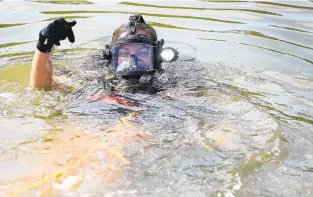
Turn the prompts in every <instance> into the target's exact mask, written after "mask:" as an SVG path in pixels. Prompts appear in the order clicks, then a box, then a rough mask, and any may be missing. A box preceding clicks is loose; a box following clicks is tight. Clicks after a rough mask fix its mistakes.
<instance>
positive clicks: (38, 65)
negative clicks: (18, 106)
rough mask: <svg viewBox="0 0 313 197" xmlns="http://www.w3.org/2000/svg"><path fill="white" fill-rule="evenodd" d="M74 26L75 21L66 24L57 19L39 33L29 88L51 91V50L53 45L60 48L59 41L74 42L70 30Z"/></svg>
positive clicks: (62, 20)
mask: <svg viewBox="0 0 313 197" xmlns="http://www.w3.org/2000/svg"><path fill="white" fill-rule="evenodd" d="M75 24H76V21H72V22H68V21H66V20H65V19H64V18H58V19H56V20H54V21H53V22H51V23H49V24H48V25H47V26H45V27H44V28H43V29H42V30H41V31H40V33H39V39H38V42H37V50H36V51H35V55H34V59H33V62H32V69H31V74H30V86H31V87H33V88H43V89H45V90H49V89H51V86H52V83H53V79H52V73H53V68H52V54H51V50H52V48H53V46H54V45H57V46H60V40H64V39H66V38H68V40H69V41H70V42H71V43H73V42H75V37H74V33H73V30H72V27H73V26H74V25H75Z"/></svg>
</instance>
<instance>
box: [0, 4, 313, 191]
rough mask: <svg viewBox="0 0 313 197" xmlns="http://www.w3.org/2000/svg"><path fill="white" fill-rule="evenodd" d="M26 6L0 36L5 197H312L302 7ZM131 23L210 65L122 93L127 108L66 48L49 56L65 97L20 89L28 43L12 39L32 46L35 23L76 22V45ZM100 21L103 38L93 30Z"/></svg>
mask: <svg viewBox="0 0 313 197" xmlns="http://www.w3.org/2000/svg"><path fill="white" fill-rule="evenodd" d="M37 2H38V4H37ZM10 3H11V2H9V1H4V2H1V4H2V5H10ZM43 3H46V4H43ZM49 3H50V4H49ZM21 4H22V5H23V4H25V5H27V6H30V7H32V8H33V10H34V13H30V14H31V15H30V19H28V20H27V21H24V19H23V18H22V17H19V18H17V19H16V20H15V19H14V20H15V22H16V21H17V22H16V23H14V22H7V21H1V24H2V25H0V27H2V30H3V32H5V34H6V35H4V36H3V38H5V39H4V40H1V43H0V49H1V54H0V58H2V59H1V63H2V64H1V68H0V130H1V133H2V135H1V140H2V142H3V143H2V146H1V151H0V153H1V157H0V165H1V167H2V168H1V169H2V173H1V182H0V187H1V188H2V189H1V192H0V195H1V196H4V195H6V194H9V193H10V194H14V192H17V193H15V194H24V195H32V194H34V192H38V194H41V195H43V196H47V195H51V196H60V195H61V196H77V195H82V194H83V195H86V196H88V195H89V196H96V195H103V196H105V195H107V196H125V195H127V196H147V195H150V196H160V195H164V194H168V195H169V196H259V195H261V194H264V192H268V194H269V195H271V196H278V195H282V194H283V195H284V196H288V195H293V194H295V195H296V194H297V195H302V196H310V194H311V193H312V189H311V187H310V185H309V183H311V182H312V181H313V175H312V173H311V171H312V169H313V165H312V162H311V160H312V151H313V149H312V147H313V146H312V140H313V139H312V134H311V130H312V123H313V118H312V117H313V113H312V106H313V104H312V99H313V98H312V83H311V82H312V78H311V77H310V76H312V73H313V72H312V69H311V64H312V63H313V62H312V57H311V56H310V54H311V50H312V47H313V46H312V44H311V43H310V42H307V41H308V40H310V39H311V37H310V35H311V34H312V32H313V31H312V28H311V23H310V16H311V10H312V6H310V4H309V3H308V2H296V3H295V2H292V3H289V2H288V3H278V2H265V1H253V2H251V1H249V2H248V1H210V2H209V3H208V2H201V1H197V2H188V4H187V3H183V2H180V4H179V5H177V2H158V3H154V4H152V3H151V4H150V3H139V2H138V3H134V2H120V3H113V2H104V1H31V2H30V1H23V2H22V3H21ZM62 4H81V5H79V6H78V5H77V6H75V7H70V6H69V5H62ZM84 5H86V6H88V8H87V7H84ZM42 6H45V7H44V8H45V9H43V7H42ZM110 6H111V7H110ZM114 6H115V7H114ZM8 7H10V6H8ZM102 8H103V9H102ZM110 8H112V9H110ZM113 8H114V9H113ZM286 8H288V9H286ZM168 11H171V12H173V13H171V14H167V13H168ZM186 11H187V12H188V13H187V12H186ZM213 11H215V13H217V12H219V14H214V12H213ZM230 11H232V12H230ZM135 12H136V13H137V12H139V13H142V14H143V15H144V17H146V18H147V21H148V22H149V24H150V25H152V26H154V27H155V28H156V29H157V31H158V32H160V35H161V37H164V38H165V40H170V41H172V42H169V44H173V43H175V41H177V42H185V43H187V44H192V45H194V46H195V47H196V48H197V50H196V51H197V52H198V53H199V54H200V55H203V56H207V58H208V61H207V62H201V61H198V60H197V59H193V60H192V61H183V59H180V60H179V61H178V62H176V63H169V64H164V69H165V72H164V73H163V74H161V75H160V76H158V81H157V83H158V85H160V86H161V87H162V91H159V92H157V93H155V94H145V93H143V92H128V91H123V90H121V91H120V92H119V93H118V96H119V99H120V100H123V99H124V101H125V102H122V101H117V100H112V98H111V97H107V94H108V92H106V91H105V90H103V86H102V83H99V81H98V79H99V76H102V74H103V72H105V68H104V67H103V60H101V54H102V52H101V50H97V49H94V48H92V47H90V48H88V47H87V46H85V45H78V48H75V47H73V48H72V47H71V46H70V47H69V46H66V45H65V46H64V48H60V49H58V50H55V53H54V58H55V59H54V67H55V75H56V76H57V77H58V80H60V81H63V82H64V83H65V84H66V85H68V86H69V87H70V89H69V90H68V91H61V90H58V91H51V92H42V91H39V90H29V89H28V88H27V86H28V76H29V69H30V64H31V58H32V55H33V50H34V48H33V47H34V46H33V44H32V43H35V41H32V40H35V39H37V37H36V36H37V34H36V35H35V36H34V37H32V36H25V38H23V39H22V40H21V39H17V38H16V37H15V36H14V33H17V31H21V32H24V33H25V34H27V32H28V33H31V34H33V33H32V32H33V31H34V29H35V28H38V31H39V29H40V27H41V25H42V24H43V23H41V22H45V21H51V20H53V19H55V18H56V17H59V16H65V17H66V18H67V19H76V20H77V21H78V24H79V25H80V26H79V25H78V26H77V31H76V32H77V35H79V36H80V37H79V36H78V37H77V38H80V39H83V40H84V39H85V37H88V39H89V38H92V39H98V40H99V37H101V36H103V35H111V34H112V31H113V30H112V29H113V26H114V28H115V26H118V25H119V24H118V23H119V19H122V17H124V18H126V19H127V18H128V15H129V14H131V13H135ZM242 12H243V13H245V14H246V15H245V16H244V17H238V13H242ZM212 13H213V14H212ZM20 14H25V13H23V12H21V13H20ZM32 14H33V15H32ZM50 15H52V16H53V18H46V17H47V16H50ZM120 15H122V16H121V18H119V17H120ZM212 15H214V17H212ZM226 15H227V16H229V15H230V17H228V19H226V20H224V18H225V16H226ZM104 16H105V17H106V18H105V19H106V21H105V26H106V28H107V29H105V30H103V29H101V27H100V26H99V25H97V24H104V22H103V21H104V20H103V19H104ZM231 16H234V17H231ZM236 16H237V18H236V20H232V19H230V18H235V17H236ZM256 18H257V20H256ZM80 19H82V20H80ZM229 19H230V20H229ZM25 20H26V19H25ZM12 21H13V20H12ZM29 21H34V22H32V23H29ZM35 31H37V30H35ZM103 31H104V32H103ZM9 34H10V35H11V34H12V36H8V35H9ZM23 35H24V34H23ZM194 38H196V39H194ZM17 40H18V41H17ZM78 40H79V39H78ZM105 42H107V41H103V40H102V41H101V43H98V45H97V46H100V47H97V48H101V47H103V46H104V45H103V43H105ZM189 42H190V43H189ZM282 44H284V45H282ZM62 46H63V43H62ZM91 46H93V45H92V44H91ZM82 47H86V48H82ZM283 47H284V48H283ZM252 48H257V49H258V50H257V52H256V51H254V50H251V49H252ZM216 51H220V52H221V53H218V54H217V53H216ZM249 57H251V58H249ZM287 57H288V58H287ZM200 58H201V57H200ZM251 59H252V60H251ZM215 60H216V61H215ZM297 60H301V61H297ZM217 62H218V63H217ZM281 64H283V66H281V67H279V65H281ZM252 67H254V68H252ZM246 68H249V69H246ZM299 74H301V75H299ZM128 101H129V102H128ZM125 103H126V105H125ZM129 103H131V104H129ZM133 103H134V104H133ZM128 104H129V105H128ZM132 104H133V105H132ZM128 115H129V116H128ZM21 164H22V165H23V166H24V168H21ZM8 171H10V172H12V173H10V174H8V173H7V172H8ZM295 176H297V177H300V178H299V179H294V177H295ZM38 180H39V181H38ZM259 180H261V181H259ZM303 183H307V184H305V185H304V186H303V187H302V186H301V187H298V186H299V185H303ZM273 185H276V186H277V187H273Z"/></svg>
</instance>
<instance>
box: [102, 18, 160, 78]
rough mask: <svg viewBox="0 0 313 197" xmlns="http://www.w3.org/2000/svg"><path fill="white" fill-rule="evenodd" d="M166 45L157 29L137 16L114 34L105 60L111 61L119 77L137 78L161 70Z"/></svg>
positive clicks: (106, 51)
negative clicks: (162, 55)
mask: <svg viewBox="0 0 313 197" xmlns="http://www.w3.org/2000/svg"><path fill="white" fill-rule="evenodd" d="M163 44H164V40H163V39H161V40H158V38H157V34H156V31H155V30H154V28H152V27H151V26H150V25H148V24H146V23H145V21H144V19H143V17H142V16H141V15H133V16H130V18H129V23H127V24H123V25H121V26H120V27H119V28H118V29H116V30H115V31H114V33H113V36H112V40H111V43H110V45H107V46H106V50H105V52H104V58H105V59H107V60H109V61H110V65H111V68H112V69H113V71H114V72H115V74H116V75H120V76H122V77H125V76H127V77H130V76H133V77H135V78H137V77H140V76H141V75H143V74H153V73H154V72H155V71H158V70H160V69H161V67H160V65H161V62H162V59H161V58H160V52H161V51H162V48H163Z"/></svg>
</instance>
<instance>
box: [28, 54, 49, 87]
mask: <svg viewBox="0 0 313 197" xmlns="http://www.w3.org/2000/svg"><path fill="white" fill-rule="evenodd" d="M52 73H53V70H52V61H51V53H42V52H40V51H39V50H38V49H37V50H36V52H35V55H34V59H33V62H32V69H31V74H30V86H31V87H33V88H44V89H45V90H47V89H50V88H51V82H52Z"/></svg>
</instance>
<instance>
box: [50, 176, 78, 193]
mask: <svg viewBox="0 0 313 197" xmlns="http://www.w3.org/2000/svg"><path fill="white" fill-rule="evenodd" d="M80 178H81V177H80V176H79V175H77V176H70V177H67V178H65V179H64V180H63V182H62V183H60V184H58V183H56V182H55V181H53V182H52V187H53V188H54V189H60V190H70V189H71V188H72V187H73V186H74V185H75V184H77V183H78V182H79V181H80Z"/></svg>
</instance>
